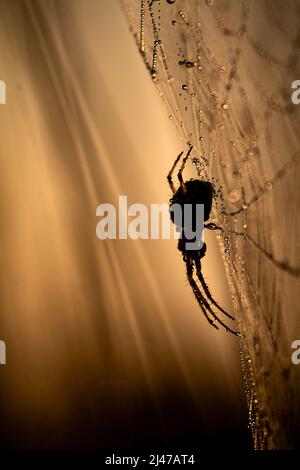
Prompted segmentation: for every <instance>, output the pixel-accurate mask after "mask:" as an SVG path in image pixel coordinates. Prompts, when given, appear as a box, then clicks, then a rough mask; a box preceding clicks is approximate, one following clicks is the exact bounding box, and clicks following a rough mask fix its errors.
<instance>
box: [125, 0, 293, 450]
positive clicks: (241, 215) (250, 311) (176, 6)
mask: <svg viewBox="0 0 300 470" xmlns="http://www.w3.org/2000/svg"><path fill="white" fill-rule="evenodd" d="M122 5H123V6H124V9H125V11H126V14H127V18H128V21H129V25H130V28H131V31H132V33H133V35H134V37H135V40H136V43H137V46H138V49H139V51H140V53H141V56H142V58H143V60H144V62H145V64H146V66H147V68H148V70H149V73H150V75H151V77H152V80H153V83H154V84H155V86H156V87H157V89H158V91H159V93H160V95H161V97H162V99H163V101H164V103H165V105H166V106H167V109H168V113H169V118H170V119H172V120H173V122H174V124H175V125H176V127H177V129H178V132H179V133H180V135H181V137H182V139H183V149H184V150H185V151H187V150H188V147H189V144H192V145H193V151H192V155H191V163H190V164H192V165H193V166H194V171H195V176H197V174H198V177H199V178H200V179H205V180H209V181H211V182H213V184H214V185H215V188H216V198H215V203H214V213H213V217H212V219H211V221H212V222H215V223H217V224H218V225H221V226H222V228H223V233H222V234H219V235H218V241H219V244H220V249H221V254H222V258H223V260H224V264H225V268H226V273H227V277H228V281H229V286H230V292H231V296H232V299H233V303H234V309H235V317H236V318H237V320H238V327H239V331H240V332H241V335H242V337H241V364H242V370H243V378H244V383H245V390H246V396H247V402H248V409H249V423H250V427H251V431H252V434H253V438H254V445H255V447H256V448H257V449H272V448H285V447H293V446H294V445H295V441H296V440H297V434H298V433H299V427H298V428H297V426H299V425H298V422H299V418H300V410H299V404H298V396H299V393H300V378H299V372H298V370H297V366H295V365H293V364H292V362H291V351H292V350H291V343H292V342H293V341H294V340H295V339H298V337H299V338H300V307H299V301H298V299H299V296H298V291H299V277H300V237H299V234H300V226H299V225H300V223H299V220H300V219H299V217H298V207H299V206H300V165H299V162H300V138H299V130H300V114H299V112H300V105H299V106H297V105H295V104H293V103H292V101H291V94H292V91H293V90H292V88H291V84H292V82H293V81H294V80H297V79H300V70H299V69H300V67H299V52H300V2H299V1H296V0H288V1H286V0H253V1H251V0H240V1H238V0H153V1H151V0H140V1H137V0H122ZM174 159H175V156H174ZM161 176H162V177H165V175H161ZM299 368H300V366H299ZM297 430H298V431H297ZM298 436H299V434H298Z"/></svg>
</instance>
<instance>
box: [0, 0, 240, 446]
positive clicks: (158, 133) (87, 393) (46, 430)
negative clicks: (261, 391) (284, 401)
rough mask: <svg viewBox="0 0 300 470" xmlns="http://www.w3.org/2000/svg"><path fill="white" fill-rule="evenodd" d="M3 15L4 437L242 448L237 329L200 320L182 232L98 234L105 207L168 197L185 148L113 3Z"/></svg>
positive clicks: (221, 283) (213, 276)
mask: <svg viewBox="0 0 300 470" xmlns="http://www.w3.org/2000/svg"><path fill="white" fill-rule="evenodd" d="M0 15H1V16H0V17H1V27H0V43H1V54H0V70H1V77H0V79H2V80H5V82H6V85H7V104H6V105H5V106H1V108H0V129H1V141H0V148H1V153H0V165H1V169H0V174H1V189H0V191H1V212H0V214H1V235H0V236H1V324H0V327H1V329H0V337H1V339H3V340H4V341H5V342H6V345H7V365H5V366H1V369H0V396H1V411H0V416H1V422H2V423H3V425H1V428H2V429H1V446H2V447H13V448H16V447H20V448H23V447H26V448H38V447H39V448H74V447H77V448H105V447H111V446H114V447H116V448H118V447H122V446H127V445H128V446H130V445H131V446H132V445H136V444H140V445H146V444H151V443H153V444H156V443H163V444H164V443H172V444H174V443H176V442H178V443H193V442H196V443H198V442H200V439H201V438H203V436H206V438H207V439H208V440H209V442H210V441H212V440H213V439H215V442H216V443H218V444H219V445H220V444H221V443H227V442H228V441H229V440H230V439H237V441H236V442H239V441H238V439H240V444H241V446H246V445H247V444H246V443H247V430H246V426H247V411H246V405H245V400H244V394H243V390H242V384H241V374H240V365H239V354H238V348H239V345H238V339H237V338H235V337H231V336H229V335H228V334H226V333H225V332H223V331H220V332H215V331H214V329H213V328H211V327H210V326H209V325H208V324H207V323H206V320H205V318H203V316H202V314H201V312H200V310H199V308H198V307H197V304H196V302H195V300H194V298H193V294H192V290H191V289H190V287H189V285H188V283H187V280H186V277H185V268H184V264H183V262H182V259H181V255H180V253H179V252H178V251H177V247H176V241H174V240H169V241H168V240H157V241H151V240H143V241H141V240H138V241H132V240H125V241H118V240H106V241H101V240H99V239H97V237H96V224H97V222H98V219H97V217H96V208H97V206H98V205H99V204H101V203H104V202H109V203H112V204H117V201H118V196H119V195H127V196H128V204H131V203H134V202H140V203H144V204H147V205H149V204H151V203H164V202H168V199H169V197H170V196H171V195H170V191H169V187H168V184H167V181H166V175H167V173H168V171H169V169H170V167H171V165H172V163H173V161H174V158H175V156H176V155H177V154H178V153H179V152H180V151H181V150H183V149H182V144H181V143H180V142H179V139H178V136H177V134H176V132H175V129H174V128H173V126H172V123H171V122H170V121H169V119H168V115H167V112H166V110H165V109H164V107H163V105H162V103H161V101H160V98H159V96H158V94H157V92H156V90H155V89H154V87H153V84H152V83H151V79H150V78H149V76H148V73H147V71H146V70H145V68H144V65H143V63H142V61H141V60H140V57H139V56H138V54H137V51H136V47H135V44H134V41H133V40H132V37H131V35H130V32H129V30H128V26H127V24H126V19H125V17H124V15H123V12H122V10H121V8H120V5H119V3H118V2H117V1H116V0H89V1H82V0H63V1H57V0H56V1H52V0H47V1H46V0H44V1H43V0H39V1H36V0H30V1H27V0H14V1H13V2H9V1H8V0H1V1H0ZM206 241H207V244H208V252H207V256H206V258H205V260H204V262H203V271H204V274H205V277H206V279H207V282H208V284H209V286H210V287H211V290H212V292H213V294H214V295H215V297H216V299H217V300H219V301H220V303H221V305H222V306H224V307H225V308H226V309H227V310H229V311H230V310H231V303H230V299H229V298H228V294H227V284H226V280H225V274H224V269H223V266H222V261H221V258H220V256H219V252H218V246H217V243H216V240H215V238H214V234H208V235H207V236H206Z"/></svg>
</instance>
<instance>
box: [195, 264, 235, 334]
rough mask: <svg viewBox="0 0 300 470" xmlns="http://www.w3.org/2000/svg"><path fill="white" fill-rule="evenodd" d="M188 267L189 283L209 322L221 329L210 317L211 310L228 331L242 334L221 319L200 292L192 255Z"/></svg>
mask: <svg viewBox="0 0 300 470" xmlns="http://www.w3.org/2000/svg"><path fill="white" fill-rule="evenodd" d="M186 267H187V275H188V280H189V283H190V285H191V287H192V289H193V292H194V295H195V297H196V299H197V301H198V303H199V305H200V307H201V310H202V312H203V313H204V315H205V317H206V319H207V320H208V321H209V323H210V324H211V325H213V326H214V327H215V328H216V329H219V328H218V327H217V325H215V323H214V322H213V321H212V320H211V318H209V316H208V314H207V312H209V313H210V314H211V315H212V317H213V318H214V319H215V320H216V322H218V323H219V324H220V325H222V326H223V328H225V330H226V331H230V332H231V333H232V334H234V335H235V336H240V334H239V333H238V332H237V331H234V330H232V329H231V328H230V327H229V326H227V325H226V324H225V323H224V322H223V321H222V320H220V318H219V317H218V316H217V315H216V314H215V312H214V311H213V309H212V308H211V306H210V305H209V303H208V302H207V300H206V299H205V297H204V296H203V294H202V293H201V292H200V289H199V287H198V286H197V284H196V282H195V280H194V278H193V259H192V258H191V257H188V258H187V260H186Z"/></svg>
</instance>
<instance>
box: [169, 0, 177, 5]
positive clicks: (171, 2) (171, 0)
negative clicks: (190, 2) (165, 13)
mask: <svg viewBox="0 0 300 470" xmlns="http://www.w3.org/2000/svg"><path fill="white" fill-rule="evenodd" d="M175 1H176V0H167V3H169V5H172V4H173V3H175Z"/></svg>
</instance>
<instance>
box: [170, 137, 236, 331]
mask: <svg viewBox="0 0 300 470" xmlns="http://www.w3.org/2000/svg"><path fill="white" fill-rule="evenodd" d="M192 149H193V146H192V145H190V148H189V150H188V152H187V154H186V155H185V157H184V158H183V160H182V164H181V167H180V169H179V172H178V175H177V176H178V180H179V183H180V186H179V188H178V189H176V188H175V186H174V183H173V179H172V175H173V172H174V170H175V167H176V165H177V164H178V162H179V160H180V158H181V157H182V155H183V153H184V152H181V153H180V154H179V155H178V157H177V158H176V160H175V162H174V164H173V166H172V168H171V170H170V172H169V174H168V177H167V179H168V183H169V185H170V188H171V190H172V193H173V197H171V199H170V217H171V220H172V222H173V223H175V220H174V213H173V211H172V210H171V206H172V204H179V205H180V207H181V208H182V209H183V210H184V205H185V204H191V207H192V220H191V222H192V224H193V227H194V225H195V215H196V212H195V209H196V204H203V205H204V221H207V220H208V219H209V215H210V211H211V206H212V200H213V195H214V187H213V185H212V183H210V182H209V181H201V180H193V179H191V180H188V181H184V180H183V177H182V172H183V170H184V167H185V164H186V162H187V160H188V158H189V157H190V154H191V151H192ZM176 222H177V224H175V225H176V227H177V229H178V230H179V231H180V232H181V237H180V238H179V241H178V250H179V251H181V252H182V256H183V261H184V262H185V265H186V274H187V278H188V281H189V283H190V286H191V287H192V289H193V292H194V295H195V297H196V300H197V302H198V304H199V305H200V308H201V310H202V312H203V314H204V315H205V317H206V319H207V321H208V322H209V323H210V324H211V325H212V326H213V327H214V328H216V329H217V330H218V329H219V326H218V324H219V325H222V326H223V328H225V329H226V331H230V332H231V333H233V334H234V335H236V336H239V333H238V332H237V331H234V330H232V329H231V328H230V327H229V326H227V325H226V324H225V323H224V322H223V321H222V320H221V319H220V318H219V317H218V315H217V314H216V313H215V312H214V310H213V307H212V305H213V306H214V307H216V308H217V309H218V310H219V311H220V312H222V313H223V314H224V315H226V316H227V317H228V318H230V319H231V320H234V318H233V317H232V316H231V315H229V313H227V312H226V311H225V310H224V309H223V308H222V307H220V305H219V304H218V303H217V302H216V301H215V300H214V298H213V296H212V295H211V293H210V290H209V288H208V286H207V284H206V282H205V280H204V277H203V274H202V272H201V261H200V260H201V258H203V257H204V256H205V253H206V244H205V243H203V244H202V247H201V248H200V249H197V250H190V249H189V250H188V249H187V248H186V243H187V242H188V239H187V237H186V236H185V232H184V228H183V226H182V225H183V224H182V223H181V225H180V226H179V225H178V221H177V220H176ZM204 228H207V229H209V230H222V228H221V227H218V226H217V225H216V224H213V223H207V224H204ZM189 241H190V240H189ZM194 270H196V275H197V278H198V280H199V281H200V284H201V287H202V289H201V290H200V288H199V287H198V284H197V283H196V281H195V279H194ZM205 296H206V297H205ZM209 301H210V302H211V303H209Z"/></svg>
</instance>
